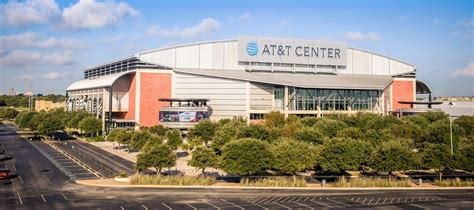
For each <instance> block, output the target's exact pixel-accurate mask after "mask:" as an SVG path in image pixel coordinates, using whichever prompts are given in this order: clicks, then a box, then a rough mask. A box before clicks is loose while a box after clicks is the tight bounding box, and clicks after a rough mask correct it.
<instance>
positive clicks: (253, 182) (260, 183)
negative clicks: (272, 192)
mask: <svg viewBox="0 0 474 210" xmlns="http://www.w3.org/2000/svg"><path fill="white" fill-rule="evenodd" d="M240 186H249V187H306V181H305V180H304V178H296V180H295V179H293V177H270V178H260V179H248V178H242V179H241V180H240Z"/></svg>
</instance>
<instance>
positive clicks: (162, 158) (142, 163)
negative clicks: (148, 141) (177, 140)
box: [135, 145, 176, 176]
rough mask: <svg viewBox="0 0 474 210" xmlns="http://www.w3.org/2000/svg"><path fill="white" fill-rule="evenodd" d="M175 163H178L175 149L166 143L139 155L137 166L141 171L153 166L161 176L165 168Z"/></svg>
mask: <svg viewBox="0 0 474 210" xmlns="http://www.w3.org/2000/svg"><path fill="white" fill-rule="evenodd" d="M174 165H176V155H175V154H174V152H173V150H171V148H169V147H168V146H166V145H159V146H156V147H153V148H152V149H151V150H150V151H147V152H143V153H141V154H140V155H138V157H137V164H136V166H135V168H137V169H138V170H139V171H140V170H144V169H146V168H149V167H153V168H155V169H156V174H157V175H158V176H159V175H161V170H162V169H163V168H169V167H173V166H174Z"/></svg>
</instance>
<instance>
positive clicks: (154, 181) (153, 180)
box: [76, 175, 474, 190]
mask: <svg viewBox="0 0 474 210" xmlns="http://www.w3.org/2000/svg"><path fill="white" fill-rule="evenodd" d="M76 183H78V184H83V185H89V186H102V187H137V188H140V187H145V188H236V189H237V188H238V189H333V190H334V189H453V188H463V189H474V182H472V181H471V180H466V181H460V180H450V179H449V180H445V181H443V182H442V184H439V183H437V182H434V183H433V184H431V183H423V184H422V185H418V184H415V183H413V182H412V181H411V180H410V179H403V180H395V179H394V180H388V179H382V178H353V179H351V180H349V181H348V180H346V179H344V178H341V179H339V181H337V182H332V183H327V184H324V186H323V185H322V184H321V183H308V182H306V181H305V179H303V178H293V177H269V178H258V179H254V178H253V179H249V178H242V179H241V182H240V183H232V182H221V181H216V180H215V179H214V178H212V177H189V176H155V175H133V176H131V177H130V179H129V181H128V182H117V181H114V179H94V180H76ZM437 185H439V186H437Z"/></svg>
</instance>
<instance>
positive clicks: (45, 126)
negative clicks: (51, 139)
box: [38, 113, 64, 135]
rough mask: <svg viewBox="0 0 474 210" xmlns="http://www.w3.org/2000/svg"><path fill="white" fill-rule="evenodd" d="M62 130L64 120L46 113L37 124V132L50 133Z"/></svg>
mask: <svg viewBox="0 0 474 210" xmlns="http://www.w3.org/2000/svg"><path fill="white" fill-rule="evenodd" d="M58 130H64V122H63V120H62V119H61V118H59V117H58V116H55V115H52V114H51V113H48V114H46V115H45V117H44V118H43V119H42V121H41V122H40V124H39V125H38V132H39V133H41V134H46V135H50V134H52V133H53V132H55V131H58Z"/></svg>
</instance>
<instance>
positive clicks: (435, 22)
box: [431, 18, 440, 26]
mask: <svg viewBox="0 0 474 210" xmlns="http://www.w3.org/2000/svg"><path fill="white" fill-rule="evenodd" d="M439 23H440V20H439V18H435V19H434V20H433V21H431V25H433V26H437V25H439Z"/></svg>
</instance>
